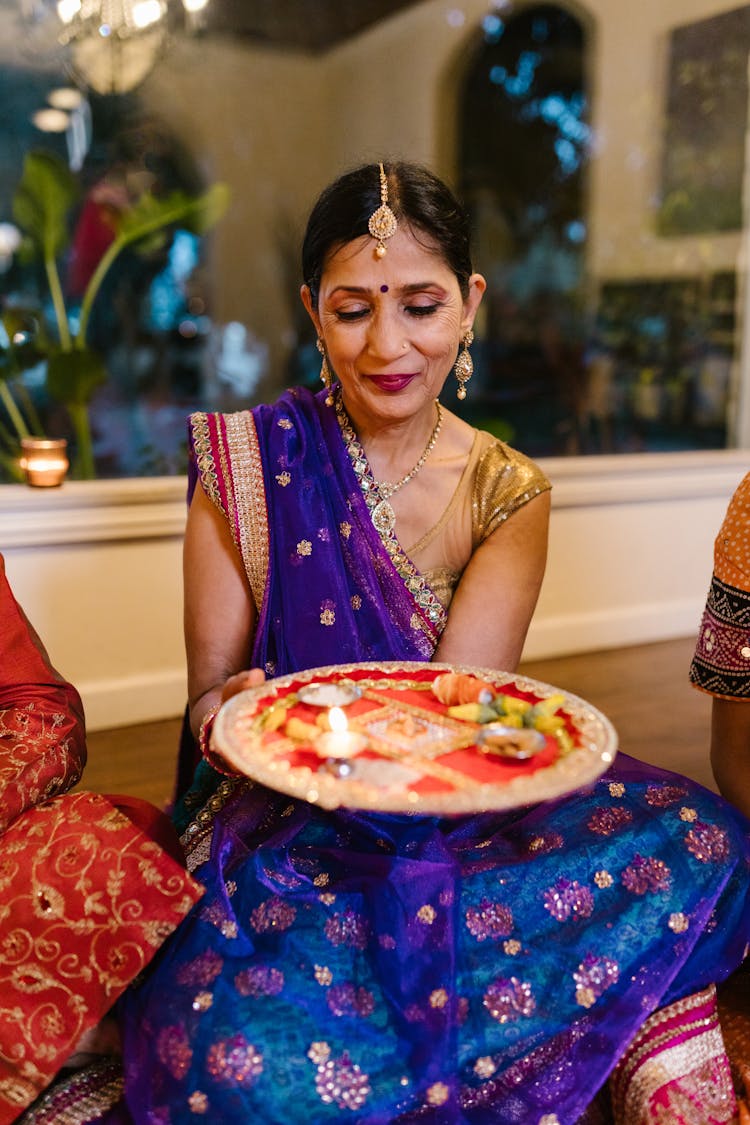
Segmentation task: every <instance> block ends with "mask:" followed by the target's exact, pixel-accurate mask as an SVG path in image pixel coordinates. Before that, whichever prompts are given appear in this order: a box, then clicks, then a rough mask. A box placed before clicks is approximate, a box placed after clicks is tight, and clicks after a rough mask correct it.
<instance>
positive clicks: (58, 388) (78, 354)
mask: <svg viewBox="0 0 750 1125" xmlns="http://www.w3.org/2000/svg"><path fill="white" fill-rule="evenodd" d="M106 381H107V368H106V367H105V366H104V362H103V360H102V358H101V356H100V355H97V353H96V352H93V351H91V350H90V349H89V348H74V349H73V351H72V352H63V351H58V352H54V353H53V354H52V355H50V357H49V360H48V363H47V390H48V391H49V393H50V394H51V395H52V397H53V398H56V399H57V400H58V401H59V402H64V403H65V404H66V406H72V405H78V406H84V405H85V404H86V403H87V402H88V401H89V400H90V398H91V396H92V395H93V393H94V391H95V390H96V389H97V387H100V386H101V384H102V383H105V382H106Z"/></svg>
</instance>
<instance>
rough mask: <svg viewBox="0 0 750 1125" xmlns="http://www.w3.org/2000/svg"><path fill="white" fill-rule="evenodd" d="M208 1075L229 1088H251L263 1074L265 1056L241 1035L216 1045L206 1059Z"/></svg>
mask: <svg viewBox="0 0 750 1125" xmlns="http://www.w3.org/2000/svg"><path fill="white" fill-rule="evenodd" d="M206 1069H207V1070H208V1073H209V1074H210V1075H212V1076H213V1077H214V1078H216V1079H218V1080H219V1081H220V1082H224V1083H226V1084H227V1085H229V1086H245V1087H247V1086H251V1085H252V1084H253V1082H254V1081H255V1079H256V1078H257V1077H258V1075H259V1074H261V1073H262V1072H263V1056H262V1055H261V1054H260V1052H259V1051H258V1050H257V1049H256V1048H255V1047H254V1046H253V1045H252V1043H248V1041H247V1039H245V1036H244V1035H242V1034H241V1033H239V1032H238V1033H237V1034H236V1035H233V1036H232V1037H231V1039H222V1040H221V1041H220V1042H218V1043H214V1044H213V1046H212V1047H211V1049H210V1050H209V1052H208V1057H207V1059H206Z"/></svg>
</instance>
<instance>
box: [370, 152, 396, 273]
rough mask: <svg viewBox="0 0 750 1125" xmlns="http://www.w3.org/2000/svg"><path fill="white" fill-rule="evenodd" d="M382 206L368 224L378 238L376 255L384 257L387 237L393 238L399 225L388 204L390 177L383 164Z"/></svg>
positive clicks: (381, 170) (381, 177) (381, 171)
mask: <svg viewBox="0 0 750 1125" xmlns="http://www.w3.org/2000/svg"><path fill="white" fill-rule="evenodd" d="M379 167H380V206H379V207H378V209H377V211H373V213H372V214H371V215H370V221H369V223H368V224H367V229H368V230H369V232H370V234H371V235H372V237H373V238H374V239H376V240H377V246H376V247H375V257H376V258H382V257H384V256H385V251H386V245H385V240H386V238H392V237H393V235H394V234H395V233H396V228H397V227H398V220H397V218H396V216H395V215H394V214H393V211H391V209H390V207H389V206H388V177H387V176H386V174H385V169H384V168H383V165H382V164H381V165H380V166H379Z"/></svg>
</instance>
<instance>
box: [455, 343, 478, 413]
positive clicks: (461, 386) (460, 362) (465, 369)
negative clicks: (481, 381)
mask: <svg viewBox="0 0 750 1125" xmlns="http://www.w3.org/2000/svg"><path fill="white" fill-rule="evenodd" d="M473 343H474V333H473V332H472V330H471V329H469V331H468V332H467V333H466V335H465V336H464V341H463V347H462V350H461V351H460V352H459V353H458V359H457V360H456V363H455V366H454V368H453V370H454V371H455V372H456V378H457V379H458V390H457V391H456V397H457V398H459V399H460V400H461V401H462V402H463V400H464V399H465V398H466V383H468V381H469V379H471V377H472V375H473V374H474V361H473V360H472V358H471V356H470V355H469V348H470V347H471V345H472V344H473Z"/></svg>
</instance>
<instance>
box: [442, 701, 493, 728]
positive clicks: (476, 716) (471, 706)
mask: <svg viewBox="0 0 750 1125" xmlns="http://www.w3.org/2000/svg"><path fill="white" fill-rule="evenodd" d="M448 714H449V715H450V716H451V718H452V719H464V720H465V721H466V722H469V723H489V722H492V720H493V719H496V718H497V713H496V712H495V711H493V709H492V708H491V707H489V706H488V705H487V704H486V703H457V704H456V706H455V707H449V708H448Z"/></svg>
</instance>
